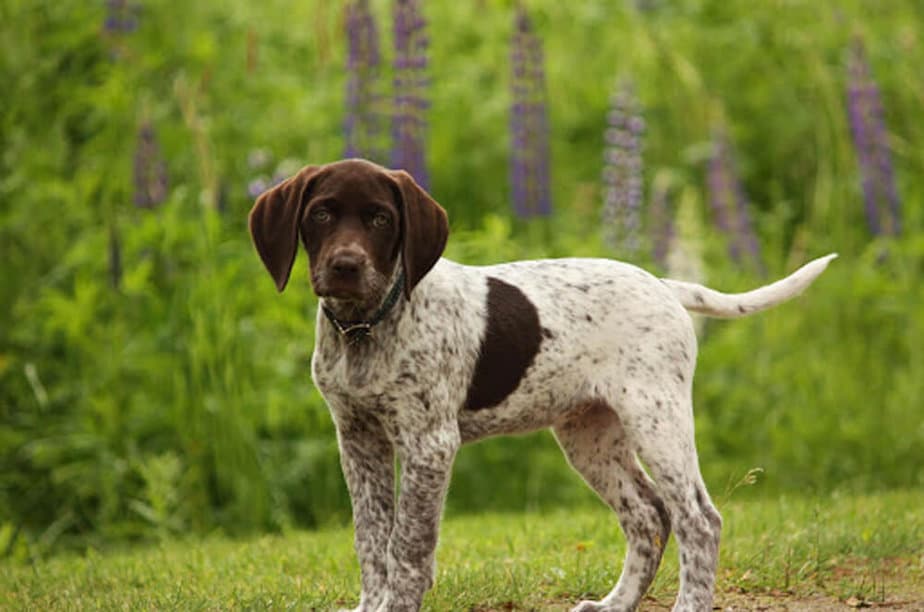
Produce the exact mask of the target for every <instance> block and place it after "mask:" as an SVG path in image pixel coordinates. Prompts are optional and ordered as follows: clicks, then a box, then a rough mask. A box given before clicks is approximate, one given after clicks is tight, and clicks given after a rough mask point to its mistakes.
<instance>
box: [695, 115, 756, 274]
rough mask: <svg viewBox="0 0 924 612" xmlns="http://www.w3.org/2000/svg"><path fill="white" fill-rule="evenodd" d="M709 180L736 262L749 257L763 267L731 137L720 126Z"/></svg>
mask: <svg viewBox="0 0 924 612" xmlns="http://www.w3.org/2000/svg"><path fill="white" fill-rule="evenodd" d="M707 182H708V190H709V203H710V206H711V208H712V214H713V219H714V221H715V224H716V226H718V228H719V229H720V230H721V231H722V232H723V233H724V234H725V236H726V239H727V240H728V250H729V254H730V255H731V258H732V259H733V260H734V261H736V262H742V261H743V260H744V259H745V258H749V259H751V260H752V261H753V262H754V263H755V264H756V265H757V267H758V268H759V269H762V264H761V261H760V247H759V245H758V243H757V236H756V235H755V234H754V229H753V227H752V226H751V216H750V212H749V211H748V207H749V203H748V200H747V196H746V195H745V193H744V189H743V187H742V185H741V181H740V180H739V179H738V176H737V174H736V172H735V168H734V163H733V160H732V156H731V151H730V147H729V144H728V139H727V138H726V136H725V134H724V133H723V132H721V131H718V130H717V131H716V132H715V133H714V134H713V139H712V156H711V157H710V159H709V169H708V179H707Z"/></svg>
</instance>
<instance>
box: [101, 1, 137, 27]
mask: <svg viewBox="0 0 924 612" xmlns="http://www.w3.org/2000/svg"><path fill="white" fill-rule="evenodd" d="M140 11H141V5H139V4H137V3H134V2H128V1H127V0H106V21H105V22H103V28H104V29H105V30H106V32H108V33H110V34H129V33H131V32H134V31H135V30H136V29H138V13H139V12H140Z"/></svg>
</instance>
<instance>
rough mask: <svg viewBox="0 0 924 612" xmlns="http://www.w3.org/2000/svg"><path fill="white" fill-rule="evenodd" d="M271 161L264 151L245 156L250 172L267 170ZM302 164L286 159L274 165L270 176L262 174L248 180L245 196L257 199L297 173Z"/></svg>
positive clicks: (258, 150)
mask: <svg viewBox="0 0 924 612" xmlns="http://www.w3.org/2000/svg"><path fill="white" fill-rule="evenodd" d="M272 160H273V157H272V154H271V153H270V152H269V151H266V150H264V149H255V150H253V151H251V152H250V154H249V155H248V156H247V165H248V167H249V168H250V169H251V170H261V169H262V170H269V166H270V165H271V163H272ZM301 166H302V164H301V163H300V162H299V161H298V160H296V159H291V158H286V159H283V160H282V161H280V162H279V163H278V164H276V168H275V169H274V170H273V173H272V176H269V175H268V173H267V172H263V173H261V174H259V175H258V176H255V177H253V178H251V179H250V181H248V183H247V195H248V196H250V197H251V198H257V197H259V196H260V195H261V194H262V193H263V192H264V191H266V190H268V189H272V188H273V187H275V186H276V185H278V184H279V183H281V182H282V181H284V180H286V179H287V178H289V177H290V176H292V175H294V174H295V173H296V172H298V170H299V168H301Z"/></svg>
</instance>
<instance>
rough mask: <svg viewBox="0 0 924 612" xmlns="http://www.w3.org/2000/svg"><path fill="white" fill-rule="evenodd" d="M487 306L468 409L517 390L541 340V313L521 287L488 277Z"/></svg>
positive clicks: (497, 400)
mask: <svg viewBox="0 0 924 612" xmlns="http://www.w3.org/2000/svg"><path fill="white" fill-rule="evenodd" d="M487 306H488V321H487V325H486V328H485V333H484V338H483V339H482V340H481V349H480V351H479V353H478V361H477V362H476V363H475V373H474V375H473V376H472V382H471V384H470V385H469V387H468V396H467V397H466V399H465V409H466V410H481V409H482V408H491V407H492V406H496V405H498V404H500V403H501V402H502V401H504V399H505V398H506V397H507V396H508V395H510V394H511V393H513V392H514V391H516V388H517V387H518V386H519V385H520V380H522V379H523V375H524V374H526V370H527V369H528V368H529V366H530V365H532V363H533V359H534V358H535V357H536V354H537V353H538V352H539V345H540V343H541V342H542V328H541V326H540V325H539V313H538V311H537V310H536V307H535V306H534V305H533V303H532V302H530V301H529V298H527V297H526V296H525V295H524V294H523V292H522V291H520V290H519V289H518V288H516V287H514V286H513V285H511V284H509V283H505V282H504V281H502V280H500V279H497V278H493V277H488V299H487Z"/></svg>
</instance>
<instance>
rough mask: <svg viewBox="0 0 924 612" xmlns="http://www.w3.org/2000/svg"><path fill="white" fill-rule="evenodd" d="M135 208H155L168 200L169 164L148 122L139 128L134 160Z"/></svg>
mask: <svg viewBox="0 0 924 612" xmlns="http://www.w3.org/2000/svg"><path fill="white" fill-rule="evenodd" d="M134 181H135V196H134V200H135V206H137V207H139V208H154V207H156V206H157V205H158V204H160V203H161V202H163V201H164V200H165V199H166V198H167V187H168V183H167V164H166V163H165V162H164V160H163V158H162V157H161V154H160V146H159V145H158V144H157V135H156V134H155V133H154V128H153V127H152V126H151V124H150V123H149V122H147V121H145V122H144V123H142V124H141V126H140V127H139V128H138V137H137V144H136V146H135V159H134Z"/></svg>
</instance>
